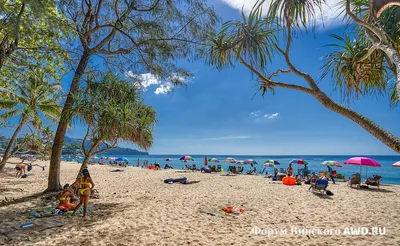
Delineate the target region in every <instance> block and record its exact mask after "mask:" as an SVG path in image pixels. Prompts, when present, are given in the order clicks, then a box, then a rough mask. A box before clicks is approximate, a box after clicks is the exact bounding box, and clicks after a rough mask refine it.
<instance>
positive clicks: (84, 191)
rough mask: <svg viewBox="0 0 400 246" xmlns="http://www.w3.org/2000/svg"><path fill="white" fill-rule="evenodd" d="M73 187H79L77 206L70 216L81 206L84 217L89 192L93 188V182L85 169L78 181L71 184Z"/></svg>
mask: <svg viewBox="0 0 400 246" xmlns="http://www.w3.org/2000/svg"><path fill="white" fill-rule="evenodd" d="M73 186H74V187H79V198H80V200H79V204H78V205H77V206H76V208H75V211H74V212H73V213H72V215H75V213H76V211H78V209H79V208H80V207H81V206H82V204H83V217H85V216H86V211H87V205H88V202H89V198H90V193H91V192H90V191H91V189H93V187H94V182H93V180H92V178H91V177H90V174H89V170H88V169H87V168H85V169H83V170H82V173H81V175H79V177H78V179H77V180H76V181H75V182H74V184H73Z"/></svg>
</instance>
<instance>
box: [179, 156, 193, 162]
mask: <svg viewBox="0 0 400 246" xmlns="http://www.w3.org/2000/svg"><path fill="white" fill-rule="evenodd" d="M179 160H180V161H194V159H193V158H192V157H191V156H189V155H184V156H182V157H181V158H179Z"/></svg>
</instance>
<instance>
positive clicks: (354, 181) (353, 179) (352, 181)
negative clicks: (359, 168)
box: [347, 173, 361, 187]
mask: <svg viewBox="0 0 400 246" xmlns="http://www.w3.org/2000/svg"><path fill="white" fill-rule="evenodd" d="M360 184H361V175H360V174H359V173H356V174H353V176H351V178H350V179H349V181H348V182H347V185H348V186H350V187H352V186H353V185H357V187H360Z"/></svg>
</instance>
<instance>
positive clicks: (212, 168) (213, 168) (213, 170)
mask: <svg viewBox="0 0 400 246" xmlns="http://www.w3.org/2000/svg"><path fill="white" fill-rule="evenodd" d="M208 168H210V170H211V172H216V171H217V169H216V168H215V166H208Z"/></svg>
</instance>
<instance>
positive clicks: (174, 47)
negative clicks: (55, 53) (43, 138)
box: [47, 0, 217, 191]
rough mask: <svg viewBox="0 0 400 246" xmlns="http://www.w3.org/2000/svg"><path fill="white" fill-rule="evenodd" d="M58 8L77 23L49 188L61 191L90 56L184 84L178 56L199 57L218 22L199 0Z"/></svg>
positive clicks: (77, 2)
mask: <svg viewBox="0 0 400 246" xmlns="http://www.w3.org/2000/svg"><path fill="white" fill-rule="evenodd" d="M59 9H60V11H61V12H62V13H63V15H64V16H65V17H66V18H67V19H68V20H69V23H70V26H71V27H73V29H72V32H73V36H74V37H75V40H74V42H72V43H73V44H72V46H73V48H74V49H73V50H74V53H71V57H72V58H73V59H75V60H76V65H75V64H74V74H73V77H72V81H71V84H70V88H69V92H68V94H67V98H66V101H65V103H64V107H63V110H62V114H61V118H60V122H59V124H58V127H57V130H56V135H55V139H54V144H53V149H52V154H51V161H50V175H49V179H48V188H47V191H58V190H60V189H61V185H60V175H59V174H60V161H61V152H62V147H63V143H64V137H65V133H66V130H67V127H68V125H69V123H70V121H71V119H72V114H71V112H72V108H73V106H74V103H75V99H74V98H75V94H77V92H78V90H79V87H80V83H81V81H82V78H84V75H85V72H86V70H87V68H88V66H90V63H89V61H90V59H91V58H92V57H94V56H96V57H98V59H96V61H94V63H95V64H96V65H99V63H101V65H103V66H104V67H107V68H108V69H111V70H113V71H114V72H118V73H121V72H122V73H123V72H127V71H132V73H133V74H143V73H147V74H152V75H153V76H155V77H156V78H157V79H158V80H160V81H164V82H170V83H173V84H175V85H180V84H183V83H184V82H185V81H186V80H187V78H188V77H190V76H191V73H190V72H189V71H187V70H186V69H184V68H181V67H179V66H177V64H176V60H178V59H186V60H192V58H197V57H198V55H199V54H201V51H202V49H201V48H202V47H203V46H199V45H198V44H199V43H201V42H203V41H204V40H206V38H207V37H208V35H209V34H211V33H213V32H214V25H215V23H216V21H217V17H216V15H215V13H214V11H213V9H212V8H209V7H207V5H206V2H205V1H198V0H182V1H175V0H172V1H171V0H149V1H137V0H126V1H119V0H113V1H105V0H90V1H86V0H85V1H84V0H61V1H59Z"/></svg>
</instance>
